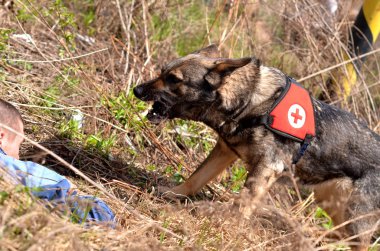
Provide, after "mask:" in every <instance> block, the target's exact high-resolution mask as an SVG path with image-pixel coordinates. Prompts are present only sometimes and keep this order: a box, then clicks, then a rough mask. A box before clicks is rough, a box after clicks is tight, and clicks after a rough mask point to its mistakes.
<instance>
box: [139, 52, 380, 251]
mask: <svg viewBox="0 0 380 251" xmlns="http://www.w3.org/2000/svg"><path fill="white" fill-rule="evenodd" d="M219 55H220V54H219V51H218V49H217V47H216V46H215V45H211V46H208V47H206V48H204V49H201V50H199V51H197V52H194V53H192V54H189V55H187V56H185V57H182V58H179V59H176V60H173V61H172V62H170V63H168V64H167V65H166V66H165V67H164V68H163V69H162V72H161V74H160V76H159V77H158V78H155V79H153V80H150V81H148V82H146V83H143V84H141V85H139V86H137V87H135V88H134V94H135V96H136V97H137V98H139V99H141V100H143V101H154V103H153V108H152V109H151V110H150V111H149V112H148V115H147V117H148V119H149V120H150V121H151V122H152V123H160V122H161V121H162V120H165V119H172V118H182V119H189V120H194V121H200V122H203V123H205V124H206V125H208V126H209V127H211V128H212V129H213V130H215V131H216V132H217V134H218V136H219V138H218V141H217V143H216V146H215V148H214V149H213V150H212V151H211V153H210V155H209V156H208V157H207V158H206V160H205V161H204V162H203V163H202V164H201V165H200V167H198V169H197V170H196V171H195V172H194V173H193V174H192V175H191V176H190V178H189V179H187V180H186V182H184V183H183V184H180V185H178V186H176V187H174V188H172V189H170V191H171V192H172V193H174V194H180V195H185V196H187V195H194V194H196V193H197V192H198V191H199V190H200V189H201V188H202V187H203V186H205V185H206V184H207V183H208V182H209V181H210V180H211V179H213V178H215V177H216V176H217V175H218V174H220V173H221V172H222V171H223V170H224V169H226V168H227V167H228V166H230V165H231V164H232V163H233V162H234V161H235V160H237V159H238V158H240V159H242V160H243V161H244V162H245V163H246V166H247V170H248V178H247V181H246V185H247V186H248V187H250V188H251V191H252V193H253V194H255V195H256V193H259V192H260V191H261V190H262V185H263V184H268V183H271V182H272V181H273V180H275V179H276V178H275V177H276V176H278V174H280V173H281V172H283V171H284V170H289V169H290V168H291V167H292V159H293V157H294V156H295V155H296V154H297V153H298V152H299V149H300V144H299V142H296V141H294V140H292V139H288V138H285V137H282V136H281V135H278V134H276V133H273V132H272V131H271V130H269V129H268V128H266V127H265V126H260V125H259V126H252V127H250V126H248V127H244V126H243V127H242V126H241V124H242V123H243V121H245V120H246V119H247V118H251V119H254V118H255V117H259V116H262V115H263V114H265V113H266V112H267V111H268V110H269V109H270V108H271V106H272V105H273V103H274V102H275V100H276V99H277V98H278V97H279V95H280V94H281V92H282V90H283V89H284V88H285V85H286V81H287V80H286V79H287V76H286V75H285V74H284V73H282V72H281V71H279V70H278V69H274V68H270V67H266V66H263V65H261V63H260V61H259V60H257V59H256V58H254V57H248V58H241V59H229V58H220V57H219ZM311 102H312V103H313V107H314V108H313V109H314V116H315V133H316V136H315V137H314V139H313V142H312V144H311V145H310V146H309V148H308V149H307V151H306V152H305V154H304V156H303V157H302V158H300V160H299V161H298V162H297V164H295V165H293V168H292V170H293V169H294V174H295V176H296V177H297V179H298V180H299V182H300V183H302V184H306V185H313V188H314V189H315V197H316V200H317V202H319V203H321V206H322V207H324V209H325V210H326V211H327V212H328V213H329V214H330V216H331V217H332V219H333V221H334V223H335V224H336V225H339V224H341V223H343V222H345V221H347V220H351V221H350V222H349V223H348V224H347V226H346V231H345V232H346V233H347V232H348V234H350V235H351V236H354V235H356V237H355V241H356V243H357V244H356V245H354V246H353V248H354V249H355V250H366V249H367V248H368V247H369V244H370V240H371V237H372V235H373V233H374V232H375V231H376V229H377V225H378V224H379V215H378V214H377V213H378V209H379V208H380V136H379V135H378V134H376V133H375V132H373V131H371V130H370V129H369V128H368V127H367V126H366V125H365V124H363V123H362V122H360V121H359V120H358V119H356V118H355V117H354V116H353V115H352V114H350V113H348V112H346V111H343V110H341V109H339V108H337V107H334V106H331V105H328V104H326V103H323V102H321V101H318V100H316V99H313V98H312V101H311Z"/></svg>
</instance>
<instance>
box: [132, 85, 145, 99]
mask: <svg viewBox="0 0 380 251" xmlns="http://www.w3.org/2000/svg"><path fill="white" fill-rule="evenodd" d="M143 91H144V89H143V87H142V86H136V87H135V88H133V93H134V94H135V96H136V97H138V98H140V99H141V98H142V96H143Z"/></svg>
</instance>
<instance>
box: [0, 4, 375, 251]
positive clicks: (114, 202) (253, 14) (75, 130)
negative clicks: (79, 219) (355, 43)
mask: <svg viewBox="0 0 380 251" xmlns="http://www.w3.org/2000/svg"><path fill="white" fill-rule="evenodd" d="M321 2H322V1H321ZM350 2H351V1H339V8H338V11H337V13H336V15H335V16H332V15H331V14H329V13H328V12H327V10H326V8H325V7H324V6H323V5H321V4H320V2H319V1H313V0H302V1H292V0H281V1H254V0H249V1H245V0H240V1H224V0H216V1H206V0H165V1H154V0H153V1H146V0H142V1H136V0H117V1H100V0H99V1H98V0H82V1H80V0H74V1H66V0H54V1H47V0H40V1H36V0H5V1H0V55H1V57H0V84H1V88H0V97H1V98H3V99H5V100H8V101H10V102H12V103H13V104H15V105H16V106H17V107H18V108H19V109H20V111H21V112H22V115H23V118H24V121H25V124H26V129H25V130H26V135H27V137H28V138H29V139H31V140H34V141H36V142H38V143H39V144H40V145H42V146H45V147H47V148H48V149H50V150H51V151H53V152H54V153H56V154H57V155H59V156H60V157H62V158H63V159H65V160H66V161H67V162H68V163H71V164H72V165H73V166H75V167H76V168H78V169H79V170H81V171H82V172H83V173H84V174H85V175H86V176H87V177H89V178H90V179H92V180H93V181H95V182H96V183H98V184H100V185H101V186H102V187H103V189H100V190H99V189H97V188H95V187H94V186H93V185H91V184H89V183H88V182H87V181H85V180H84V179H82V178H81V177H80V176H78V175H77V174H76V173H75V172H74V171H73V170H71V169H70V168H68V167H66V166H65V165H63V164H62V163H60V162H59V161H58V160H56V159H55V158H53V157H51V155H49V154H47V153H45V152H43V151H41V150H40V149H39V148H38V147H36V146H35V145H32V144H31V143H30V142H29V141H27V142H25V143H24V144H23V146H22V156H24V157H23V158H24V159H29V160H33V161H36V162H39V163H42V164H44V165H46V166H48V167H49V168H51V169H53V170H55V171H57V172H58V173H60V174H62V175H65V176H67V177H68V178H69V179H70V180H71V181H73V183H75V184H76V186H77V187H78V189H79V190H80V191H81V192H82V193H85V194H94V195H96V196H97V197H99V198H101V199H103V200H105V201H106V202H107V203H108V204H109V205H110V207H111V208H112V210H113V211H114V212H115V214H116V217H117V227H116V228H115V229H112V230H110V229H108V228H105V227H102V226H93V227H90V228H89V227H85V226H83V225H78V224H73V223H71V222H70V217H69V216H62V215H60V214H58V213H57V212H56V211H55V210H54V209H51V207H46V205H43V204H42V203H41V202H40V201H38V200H36V199H35V198H33V197H31V196H30V191H28V189H25V188H22V187H20V186H14V185H11V184H9V183H7V181H6V180H4V179H0V250H279V249H281V250H348V248H347V245H346V244H347V242H348V241H349V239H347V240H345V239H343V240H340V241H337V240H336V239H331V238H330V237H329V236H330V235H329V232H330V231H331V229H332V228H333V225H332V223H331V220H330V218H329V216H328V215H327V214H326V213H325V212H324V211H323V210H322V209H321V208H319V207H318V206H317V205H316V204H315V203H314V198H313V194H312V193H311V191H308V190H307V189H301V188H298V187H296V186H293V185H287V186H280V185H276V184H275V185H274V186H273V187H272V188H271V189H270V191H269V193H268V195H267V197H266V198H265V200H264V201H262V202H257V201H251V200H250V198H249V197H245V196H244V195H241V196H239V192H240V191H241V189H242V186H243V184H244V180H245V177H246V171H245V168H244V165H243V163H240V162H237V163H235V165H234V166H233V167H231V168H230V169H229V170H228V171H226V172H225V173H223V174H222V175H221V176H220V177H219V178H218V179H217V180H215V181H213V182H211V183H210V184H209V186H208V187H207V188H205V189H204V190H203V191H202V192H201V193H199V194H198V195H197V196H195V197H191V198H187V199H186V200H185V201H184V202H182V203H177V202H168V201H165V200H163V199H161V198H159V197H157V196H156V195H155V187H157V186H158V185H164V186H174V185H176V184H179V183H181V182H183V181H184V180H185V179H186V177H188V176H189V175H190V174H191V173H192V171H194V169H195V168H196V166H197V165H198V164H199V163H200V162H201V161H202V160H203V159H204V158H205V157H206V156H207V154H208V153H209V151H210V150H211V149H212V148H213V146H214V144H215V138H216V137H215V136H216V135H215V134H214V133H213V132H212V131H210V130H209V129H208V128H206V127H205V126H204V125H202V124H198V123H195V122H191V121H182V120H174V121H168V122H166V123H165V124H161V125H159V126H152V125H151V124H150V123H149V122H147V120H146V118H145V115H146V113H147V110H148V108H149V105H147V104H146V103H143V102H141V101H139V100H137V99H136V98H135V97H134V96H133V94H132V88H133V87H134V86H136V85H138V84H139V83H141V82H143V81H146V80H149V79H150V78H152V77H154V76H155V75H156V72H157V71H159V70H160V68H161V67H162V66H163V64H164V63H165V62H168V61H170V60H171V59H174V58H176V57H179V56H183V55H186V54H187V53H190V52H192V51H194V50H197V49H199V48H201V47H203V46H206V45H208V44H209V43H211V42H213V43H218V44H219V45H220V48H221V51H222V54H223V55H224V56H226V57H227V56H228V57H243V56H250V55H255V56H256V57H258V58H260V59H261V61H262V62H263V64H265V65H268V66H273V67H277V68H279V69H281V70H282V71H284V72H286V73H287V74H289V75H290V76H292V77H294V78H295V79H302V78H305V77H307V76H310V75H311V74H313V73H315V72H318V71H320V70H323V69H325V68H327V67H330V66H333V65H336V64H338V63H340V62H342V61H344V59H343V53H342V51H344V50H347V46H346V44H347V39H348V36H349V30H350V27H351V25H352V24H353V20H352V19H349V17H348V14H347V13H348V9H349V5H350ZM26 34H27V35H26ZM375 47H376V45H375ZM376 48H378V46H377V47H376ZM378 58H379V57H378V54H374V55H371V56H368V57H367V58H366V62H365V65H363V66H362V68H361V74H360V78H359V81H358V83H357V84H356V85H355V87H354V89H353V91H352V93H351V95H350V96H349V97H348V98H346V99H341V98H339V95H338V96H335V97H334V96H331V95H330V92H329V91H328V90H329V88H330V87H329V86H328V84H327V83H329V81H328V80H329V79H331V78H333V77H336V75H335V74H334V71H325V72H323V73H322V74H319V75H317V76H315V77H312V78H308V79H307V80H305V81H302V84H304V85H305V86H306V87H307V88H308V89H309V90H310V91H311V92H312V94H313V95H314V96H317V97H320V98H323V99H324V100H325V101H326V102H328V103H333V104H336V105H339V106H341V107H343V108H344V109H347V110H349V111H350V112H352V113H354V114H355V115H356V116H358V117H359V118H360V119H362V120H363V121H365V122H367V123H368V125H369V126H370V128H372V129H373V130H375V131H377V132H379V131H380V124H379V116H380V112H379V110H380V109H379V107H380V88H379V85H380V77H379V69H380V68H379V61H378ZM109 194H111V195H112V196H110V195H109ZM238 198H239V199H238ZM376 245H377V244H376V241H375V242H374V244H373V249H374V250H376V248H377V246H376Z"/></svg>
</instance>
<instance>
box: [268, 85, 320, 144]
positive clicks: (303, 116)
mask: <svg viewBox="0 0 380 251" xmlns="http://www.w3.org/2000/svg"><path fill="white" fill-rule="evenodd" d="M264 124H265V126H266V127H267V128H268V129H270V130H271V131H273V132H275V133H277V134H280V135H282V136H285V137H287V138H291V139H293V140H296V141H299V142H304V141H305V139H306V138H307V136H308V140H310V139H311V138H312V137H314V136H315V119H314V108H313V103H312V100H311V97H310V95H309V93H308V91H307V90H305V89H304V88H303V87H302V86H300V85H299V84H298V83H296V82H295V81H294V80H293V79H291V78H288V81H287V84H286V87H285V89H284V91H283V92H282V93H281V95H280V97H279V98H278V99H277V100H276V102H275V103H274V104H273V106H272V108H271V110H270V111H269V119H267V120H266V123H264Z"/></svg>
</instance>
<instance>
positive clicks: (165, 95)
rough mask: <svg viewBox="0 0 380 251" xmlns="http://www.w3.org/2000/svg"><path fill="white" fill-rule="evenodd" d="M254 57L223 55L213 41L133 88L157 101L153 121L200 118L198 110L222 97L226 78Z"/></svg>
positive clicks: (150, 115)
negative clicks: (222, 88)
mask: <svg viewBox="0 0 380 251" xmlns="http://www.w3.org/2000/svg"><path fill="white" fill-rule="evenodd" d="M252 60H255V59H252V58H241V59H228V58H220V57H219V51H218V49H217V47H216V46H215V45H211V46H209V47H206V48H204V49H202V50H199V51H196V52H194V53H192V54H189V55H187V56H185V57H182V58H179V59H176V60H173V61H172V62H170V63H168V64H167V65H166V66H165V67H164V68H163V69H162V71H161V74H160V76H159V77H157V78H155V79H153V80H150V81H148V82H145V83H143V84H141V85H139V86H137V87H135V88H134V90H133V91H134V94H135V96H136V97H137V98H139V99H141V100H143V101H154V104H153V108H152V110H150V111H149V113H148V115H147V117H148V119H149V120H150V121H151V122H153V123H159V122H161V121H162V120H163V119H166V118H169V119H170V118H186V119H194V120H197V119H196V118H195V116H197V114H198V115H199V113H201V112H202V110H203V111H204V110H205V109H207V108H208V107H209V106H210V105H211V104H215V101H218V99H221V93H220V91H218V90H219V89H220V87H221V86H222V85H224V82H225V81H224V80H223V79H224V78H225V77H226V76H228V75H230V74H231V73H232V72H234V71H235V70H236V69H238V68H241V67H243V66H245V65H247V64H248V63H250V62H252ZM256 61H257V60H256ZM256 64H258V63H257V62H256ZM189 110H191V111H192V112H189ZM195 110H196V111H195ZM192 116H194V117H192Z"/></svg>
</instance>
